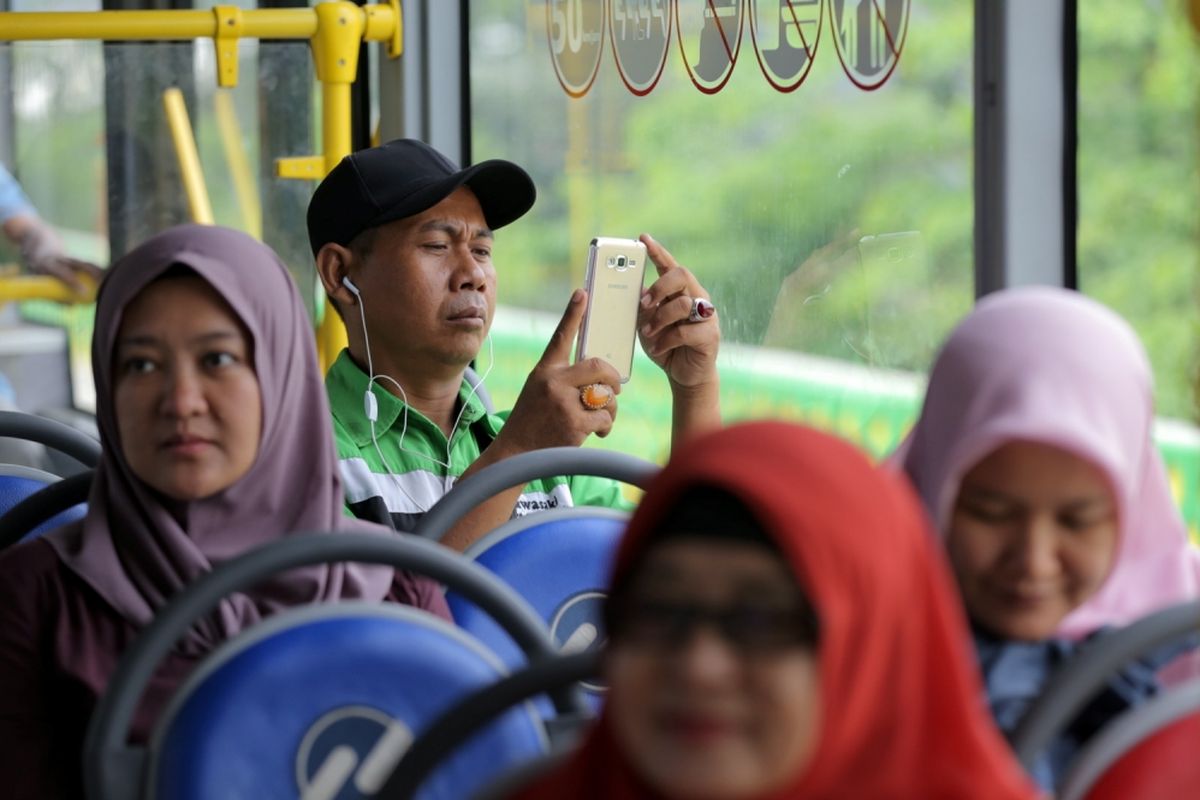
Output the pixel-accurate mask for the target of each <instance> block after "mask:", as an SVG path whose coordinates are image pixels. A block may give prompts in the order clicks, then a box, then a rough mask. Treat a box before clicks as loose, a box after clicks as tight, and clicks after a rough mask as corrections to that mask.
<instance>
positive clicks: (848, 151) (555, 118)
mask: <svg viewBox="0 0 1200 800" xmlns="http://www.w3.org/2000/svg"><path fill="white" fill-rule="evenodd" d="M469 10H470V14H469V20H470V31H469V52H470V86H471V133H472V141H471V146H472V158H473V159H474V160H482V159H484V158H489V157H504V158H510V159H512V160H515V161H517V162H518V163H521V164H522V165H524V166H525V167H527V168H528V169H529V171H530V172H531V174H532V175H533V176H534V179H535V181H536V183H537V186H538V195H539V197H538V202H537V205H536V206H535V207H534V209H533V211H532V212H531V213H530V214H529V215H527V216H526V217H525V218H524V219H523V220H522V221H521V222H520V223H519V224H517V225H514V226H512V227H511V228H507V229H505V230H504V231H502V232H501V235H500V236H499V237H498V239H497V248H496V264H497V269H498V271H499V275H500V288H499V300H500V303H501V304H502V305H503V306H506V307H505V308H503V309H502V311H501V312H500V313H499V314H498V316H497V324H496V327H495V330H494V332H493V336H494V337H495V340H496V347H495V352H496V354H497V358H503V359H511V361H506V362H504V363H501V364H498V366H497V368H496V370H495V371H494V372H493V374H492V376H491V378H490V379H489V384H491V385H492V386H493V392H494V394H496V395H498V403H499V404H500V405H501V406H504V405H505V403H511V402H512V400H513V399H514V398H515V396H516V392H517V390H518V389H519V387H520V384H521V381H523V379H524V376H525V373H526V372H527V370H528V367H529V365H531V364H532V363H533V362H534V360H535V359H536V355H537V353H539V352H540V351H541V349H542V347H544V342H545V337H546V334H547V333H548V331H549V330H550V329H551V328H552V325H553V321H554V320H555V319H556V318H557V316H558V313H560V312H559V309H560V308H561V307H562V305H563V304H564V302H565V299H566V297H567V295H568V293H569V291H570V289H571V287H573V286H578V285H580V284H581V282H582V279H583V272H584V264H585V258H586V252H587V245H588V242H589V241H590V240H591V239H592V238H593V237H595V236H599V235H605V236H635V235H637V234H638V233H639V232H649V233H651V234H653V235H654V236H655V237H657V238H658V239H659V240H660V241H661V242H663V243H664V244H665V245H666V246H667V247H668V248H669V249H670V250H671V251H672V253H673V254H674V255H676V257H677V258H679V259H680V261H681V262H682V263H684V264H685V265H686V266H688V267H689V268H691V269H692V270H693V271H695V272H696V273H697V275H698V276H699V277H700V279H701V281H702V283H704V284H705V286H706V287H707V288H708V289H709V290H710V291H711V292H712V295H713V299H714V302H715V303H716V305H717V308H718V309H719V313H720V317H721V325H722V330H723V332H724V336H725V344H724V345H723V351H722V352H723V355H722V359H721V369H722V388H723V397H722V403H723V405H724V413H725V416H726V417H727V418H729V419H733V418H745V417H764V416H769V417H775V418H790V419H798V420H807V421H809V422H811V423H815V424H817V425H820V426H822V427H825V428H832V429H835V430H837V431H840V432H842V433H844V434H847V435H850V436H851V437H852V438H854V439H856V440H857V441H859V442H860V443H862V444H864V445H866V446H867V447H868V448H869V449H870V450H871V451H873V452H874V453H876V454H883V453H885V452H887V451H888V450H889V449H890V448H891V447H893V446H894V445H895V444H896V442H897V441H898V440H899V439H900V437H901V436H902V435H903V433H904V431H905V429H906V428H907V425H908V424H909V422H910V420H911V418H912V415H913V414H914V413H915V410H916V407H917V403H918V400H919V393H920V387H921V384H922V379H921V374H922V373H923V372H924V371H925V370H927V369H928V366H929V364H930V362H931V360H932V357H933V354H934V353H935V350H936V347H937V345H938V344H939V342H940V341H941V339H942V337H943V336H944V334H945V333H946V331H947V330H948V329H949V327H950V326H951V325H952V324H953V323H954V321H956V320H957V319H958V318H959V317H960V316H961V315H962V314H963V313H965V312H966V311H967V309H969V307H970V305H971V302H972V298H973V288H972V280H973V269H972V236H973V208H974V202H973V193H972V179H971V176H972V157H973V156H972V153H973V144H972V62H973V52H974V46H973V39H972V36H973V32H972V26H973V10H972V4H970V3H962V2H955V0H913V1H912V2H907V0H905V1H898V0H878V1H877V2H856V1H855V0H808V2H797V0H792V2H785V0H754V1H751V0H715V1H714V0H610V1H609V2H607V3H602V2H599V1H598V0H596V1H595V2H593V0H544V1H543V0H538V1H537V2H533V1H528V2H524V3H513V2H510V1H509V0H471V2H470V8H469ZM518 309H520V310H518ZM535 311H538V312H545V313H544V315H538V314H535V313H533V312H535ZM639 355H640V354H639ZM638 364H639V365H640V367H639V366H635V369H634V376H633V379H632V382H631V384H630V385H629V386H628V387H626V389H625V391H624V392H623V393H622V395H621V416H620V419H619V420H618V422H617V425H616V428H615V429H614V432H613V434H612V436H610V437H609V438H608V439H607V440H606V441H605V443H604V446H606V447H607V446H611V447H614V448H616V449H621V450H626V451H630V452H635V453H638V454H640V455H643V456H646V457H649V458H661V457H662V456H663V455H665V453H666V448H667V439H668V433H669V429H670V425H669V409H670V402H669V396H668V394H667V388H666V386H665V384H664V383H663V382H662V381H661V379H660V378H659V377H658V376H657V375H656V374H655V371H654V370H653V369H652V368H651V367H650V364H649V362H648V361H646V360H640V361H639V362H638Z"/></svg>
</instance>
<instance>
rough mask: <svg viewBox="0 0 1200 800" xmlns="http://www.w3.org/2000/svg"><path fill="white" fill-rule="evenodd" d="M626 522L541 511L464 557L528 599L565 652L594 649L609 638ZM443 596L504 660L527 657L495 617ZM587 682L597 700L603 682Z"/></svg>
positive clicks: (581, 511) (598, 513)
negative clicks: (613, 580)
mask: <svg viewBox="0 0 1200 800" xmlns="http://www.w3.org/2000/svg"><path fill="white" fill-rule="evenodd" d="M627 522H628V515H626V514H624V513H622V512H618V511H613V510H611V509H603V508H582V507H579V508H568V509H560V510H555V511H544V512H540V513H538V514H531V515H529V516H526V517H522V518H520V519H516V520H512V521H510V522H509V523H506V524H505V525H503V526H501V527H500V528H498V529H497V530H496V531H495V532H494V533H493V534H489V535H488V536H486V537H484V538H483V539H481V540H480V541H479V542H478V543H477V544H476V546H475V547H472V548H471V549H469V550H468V551H467V555H468V556H470V557H472V558H474V560H475V561H476V563H478V564H480V565H481V566H483V567H486V568H487V569H489V570H491V571H492V572H494V573H495V574H496V575H498V576H499V577H500V578H501V579H502V580H504V582H505V583H507V584H508V585H509V586H511V587H513V588H514V589H515V590H516V591H517V593H518V594H520V595H521V596H522V597H524V598H525V599H526V600H527V601H528V602H529V604H530V605H532V606H533V608H534V609H535V610H536V611H537V612H538V614H539V615H541V617H542V619H544V620H545V621H546V624H547V625H549V626H550V630H551V633H552V635H553V636H554V640H555V642H556V643H557V644H558V646H559V647H560V648H562V650H563V651H564V652H580V651H583V650H594V649H597V648H599V647H601V646H602V645H603V644H604V642H605V631H604V617H603V611H604V601H605V598H606V596H607V592H608V580H609V575H610V573H611V570H612V560H613V557H614V556H615V555H616V550H617V544H618V543H619V542H620V539H621V536H622V534H623V533H624V531H625V525H626V524H627ZM446 601H447V603H449V605H450V611H451V613H452V614H454V620H455V621H456V622H457V623H458V624H459V626H460V627H462V628H463V629H464V630H466V631H468V632H470V633H471V634H472V635H473V636H475V637H476V638H477V639H479V640H480V641H481V642H483V643H484V644H485V645H486V646H487V647H489V648H490V649H492V650H493V651H495V652H496V653H497V654H498V655H499V656H500V658H501V659H503V661H504V663H505V664H508V665H509V666H510V667H516V666H518V665H519V664H521V663H523V661H524V657H523V656H522V655H521V651H520V650H519V649H518V647H517V645H516V643H514V642H513V641H512V639H511V638H510V637H509V636H508V634H506V633H505V632H504V630H503V629H502V628H501V627H500V626H499V625H497V624H496V623H495V621H494V620H492V618H491V617H489V616H488V615H487V614H485V613H484V612H483V611H482V610H480V609H479V608H478V607H477V606H475V605H474V604H473V603H471V602H470V601H468V600H466V599H464V598H462V597H461V596H459V595H457V594H455V593H454V592H447V594H446ZM584 687H585V688H586V689H588V690H589V692H590V693H591V694H592V696H593V699H594V702H593V707H595V706H597V705H598V698H599V697H600V692H601V691H602V690H601V689H600V687H598V686H594V685H589V684H584Z"/></svg>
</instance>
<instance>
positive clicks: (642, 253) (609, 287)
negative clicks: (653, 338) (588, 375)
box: [575, 236, 647, 383]
mask: <svg viewBox="0 0 1200 800" xmlns="http://www.w3.org/2000/svg"><path fill="white" fill-rule="evenodd" d="M646 258H647V256H646V245H644V244H642V243H641V242H639V241H637V240H635V239H614V238H610V237H606V236H600V237H597V238H595V239H592V244H591V247H589V248H588V262H587V275H586V277H585V278H584V289H586V290H587V293H588V307H587V311H586V312H585V313H584V317H583V325H582V326H581V327H580V328H579V344H578V346H577V347H576V349H575V360H576V361H579V360H581V359H584V358H591V357H593V356H598V357H600V358H603V359H604V360H605V361H607V362H608V363H610V364H612V365H613V367H615V368H616V370H617V372H618V373H619V374H620V376H621V383H626V382H627V381H628V380H629V375H630V373H631V372H632V370H633V347H634V345H635V344H636V343H637V315H638V306H639V301H640V300H641V298H642V278H643V276H644V275H645V274H646Z"/></svg>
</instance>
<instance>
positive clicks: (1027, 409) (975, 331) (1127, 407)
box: [893, 287, 1200, 638]
mask: <svg viewBox="0 0 1200 800" xmlns="http://www.w3.org/2000/svg"><path fill="white" fill-rule="evenodd" d="M1153 421H1154V397H1153V377H1152V375H1151V372H1150V364H1149V361H1148V359H1147V358H1146V353H1145V351H1144V350H1143V349H1142V345H1141V343H1140V342H1139V341H1138V338H1137V335H1136V334H1135V333H1134V332H1133V330H1132V329H1131V328H1130V327H1129V325H1128V324H1127V323H1126V322H1125V321H1124V320H1122V319H1121V318H1120V317H1119V316H1117V315H1116V314H1115V313H1113V312H1112V311H1111V310H1109V309H1108V308H1106V307H1105V306H1103V305H1101V304H1100V303H1097V302H1095V301H1094V300H1090V299H1088V298H1087V297H1084V296H1083V295H1081V294H1078V293H1077V292H1073V291H1069V290H1066V289H1057V288H1050V287H1028V288H1020V289H1009V290H1006V291H1002V292H997V293H995V294H992V295H989V296H987V297H985V298H984V299H982V300H981V301H980V302H979V304H978V305H977V306H976V307H975V310H974V311H973V312H972V313H971V314H969V315H968V316H967V318H966V319H964V320H963V321H962V323H960V324H959V326H958V327H957V328H956V329H955V330H954V332H953V333H951V335H950V338H949V339H948V340H947V341H946V344H945V345H944V346H943V348H942V351H941V353H940V354H939V355H938V358H937V361H936V363H935V364H934V366H933V371H932V373H931V374H930V376H929V387H928V389H927V391H926V395H925V405H924V407H923V408H922V409H921V416H920V418H919V419H918V420H917V423H916V425H915V426H914V428H913V430H912V431H911V432H910V434H909V436H908V438H907V440H906V441H905V442H904V443H903V444H901V446H900V447H899V449H898V450H897V452H896V454H895V455H894V456H893V460H894V461H898V462H899V463H900V464H901V465H902V466H903V468H904V470H905V471H906V472H907V473H908V475H909V477H910V478H911V479H912V481H913V483H914V485H915V486H916V488H917V491H918V493H919V494H920V495H921V498H922V500H923V501H924V503H925V506H926V508H927V509H928V511H929V513H930V515H931V516H932V517H933V519H934V522H935V524H936V526H937V529H938V531H939V532H942V533H943V534H944V532H945V531H946V528H947V526H948V524H949V519H950V514H951V512H952V510H953V507H954V502H955V498H956V497H957V495H958V489H959V484H960V482H961V481H962V478H963V475H964V474H966V472H968V471H969V470H970V469H971V467H973V466H974V465H975V464H976V463H978V462H979V461H980V460H981V459H982V458H984V457H985V456H986V455H987V454H988V453H990V452H992V451H993V450H995V449H996V448H997V447H1000V446H1001V445H1003V444H1005V443H1007V442H1010V441H1013V440H1023V441H1032V442H1039V443H1042V444H1047V445H1052V446H1055V447H1060V448H1062V449H1063V450H1066V451H1068V452H1070V453H1073V454H1074V455H1076V456H1079V457H1080V458H1083V459H1086V460H1087V461H1089V462H1091V463H1092V464H1094V465H1096V467H1098V468H1099V469H1100V470H1102V471H1103V473H1104V474H1105V475H1106V476H1107V477H1108V480H1109V482H1110V484H1111V485H1112V487H1113V491H1114V494H1115V496H1116V501H1117V508H1118V515H1119V519H1120V536H1121V540H1120V544H1119V546H1118V551H1117V557H1116V560H1115V562H1114V566H1113V569H1112V572H1111V573H1109V575H1108V578H1107V580H1106V581H1105V583H1104V585H1103V586H1102V587H1101V588H1100V591H1098V592H1097V593H1096V594H1095V595H1093V596H1092V597H1091V598H1090V599H1089V600H1088V601H1087V602H1086V603H1084V604H1083V605H1082V606H1080V607H1079V608H1077V609H1075V611H1073V612H1072V613H1071V614H1069V615H1068V616H1067V618H1066V619H1065V620H1064V621H1063V623H1062V625H1061V626H1060V628H1059V633H1060V634H1061V635H1063V636H1067V637H1071V638H1076V637H1080V636H1083V635H1086V634H1088V633H1090V632H1091V631H1093V630H1095V629H1096V628H1099V627H1101V626H1104V625H1121V624H1125V623H1128V622H1131V621H1133V620H1134V619H1137V618H1138V617H1141V616H1144V615H1145V614H1147V613H1150V612H1152V611H1155V610H1157V609H1160V608H1162V607H1164V606H1167V605H1170V604H1172V603H1176V602H1182V601H1184V600H1187V599H1190V598H1193V597H1195V596H1197V595H1198V594H1200V551H1197V550H1196V549H1195V548H1194V547H1193V546H1191V545H1190V544H1189V543H1188V539H1187V529H1186V527H1185V525H1184V522H1183V520H1182V518H1181V517H1180V515H1179V512H1178V511H1177V509H1176V507H1175V503H1174V501H1173V500H1172V497H1171V492H1170V487H1169V486H1168V483H1167V472H1166V468H1165V467H1164V465H1163V461H1162V457H1161V456H1160V455H1159V453H1158V450H1157V449H1156V448H1155V445H1154V440H1153V438H1152V436H1151V427H1152V424H1153Z"/></svg>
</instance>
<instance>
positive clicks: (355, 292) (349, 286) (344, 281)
mask: <svg viewBox="0 0 1200 800" xmlns="http://www.w3.org/2000/svg"><path fill="white" fill-rule="evenodd" d="M342 286H345V287H346V288H347V289H349V290H350V293H351V294H352V295H354V296H355V297H357V298H359V299H360V300H361V299H362V294H361V293H360V292H359V291H358V287H357V286H355V285H354V281H352V280H350V276H349V275H347V276H346V277H344V278H342Z"/></svg>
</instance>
